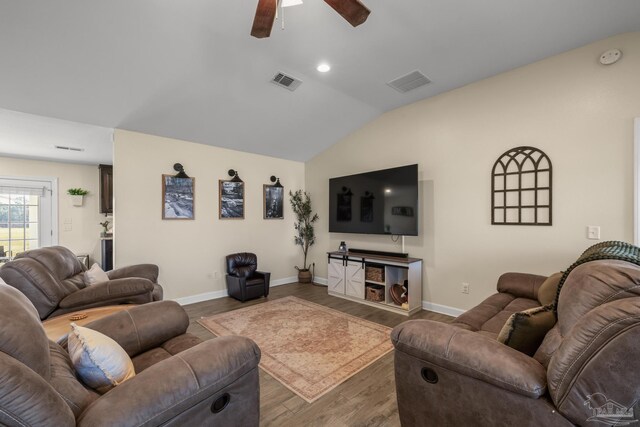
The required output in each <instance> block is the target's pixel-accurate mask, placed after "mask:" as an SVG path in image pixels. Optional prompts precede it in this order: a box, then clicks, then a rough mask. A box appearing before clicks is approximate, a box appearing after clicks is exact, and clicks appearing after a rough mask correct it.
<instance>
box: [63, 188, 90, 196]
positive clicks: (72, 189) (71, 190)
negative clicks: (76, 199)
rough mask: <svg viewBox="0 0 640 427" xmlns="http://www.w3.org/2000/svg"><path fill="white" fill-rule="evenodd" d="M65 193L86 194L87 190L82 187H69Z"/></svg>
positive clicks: (71, 194)
mask: <svg viewBox="0 0 640 427" xmlns="http://www.w3.org/2000/svg"><path fill="white" fill-rule="evenodd" d="M67 194H69V195H70V196H86V195H87V194H89V190H84V189H82V188H70V189H68V190H67Z"/></svg>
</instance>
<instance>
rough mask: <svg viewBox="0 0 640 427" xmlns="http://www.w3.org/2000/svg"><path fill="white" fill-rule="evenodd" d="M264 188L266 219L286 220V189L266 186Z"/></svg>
mask: <svg viewBox="0 0 640 427" xmlns="http://www.w3.org/2000/svg"><path fill="white" fill-rule="evenodd" d="M262 188H263V195H264V197H263V199H262V200H263V202H264V204H263V207H264V208H263V214H264V219H284V209H283V206H282V204H283V203H284V187H274V186H273V185H267V184H264V185H263V186H262Z"/></svg>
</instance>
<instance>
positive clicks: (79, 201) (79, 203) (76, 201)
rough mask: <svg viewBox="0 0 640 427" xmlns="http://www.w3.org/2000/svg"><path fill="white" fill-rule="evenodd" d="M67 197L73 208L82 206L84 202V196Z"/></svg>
mask: <svg viewBox="0 0 640 427" xmlns="http://www.w3.org/2000/svg"><path fill="white" fill-rule="evenodd" d="M69 197H71V204H72V205H73V206H82V204H83V202H84V196H80V195H70V196H69Z"/></svg>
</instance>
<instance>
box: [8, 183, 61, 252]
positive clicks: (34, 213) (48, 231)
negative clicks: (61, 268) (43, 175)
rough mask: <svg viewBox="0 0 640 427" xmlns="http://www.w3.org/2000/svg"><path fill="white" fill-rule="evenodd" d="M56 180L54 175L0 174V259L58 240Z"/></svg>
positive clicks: (48, 244)
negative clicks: (21, 176) (32, 177)
mask: <svg viewBox="0 0 640 427" xmlns="http://www.w3.org/2000/svg"><path fill="white" fill-rule="evenodd" d="M55 184H56V182H55V179H25V178H19V179H18V178H7V177H3V178H0V263H2V262H6V261H8V260H10V259H12V258H13V257H15V256H16V255H17V254H19V253H20V252H24V251H27V250H30V249H36V248H39V247H42V246H51V245H53V244H56V243H57V236H56V235H55V233H54V231H57V230H55V224H56V222H57V221H55V218H54V215H55V210H54V196H53V195H54V194H56V193H55V192H54V191H55V190H56V188H55Z"/></svg>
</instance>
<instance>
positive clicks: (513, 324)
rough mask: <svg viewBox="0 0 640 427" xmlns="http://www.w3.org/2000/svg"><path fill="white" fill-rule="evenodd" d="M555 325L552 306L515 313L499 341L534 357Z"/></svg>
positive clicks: (504, 327)
mask: <svg viewBox="0 0 640 427" xmlns="http://www.w3.org/2000/svg"><path fill="white" fill-rule="evenodd" d="M555 324H556V315H555V314H554V313H553V305H552V304H549V305H545V306H544V307H536V308H531V309H529V310H525V311H520V312H518V313H513V314H512V315H511V317H510V318H509V320H507V323H505V325H504V326H503V327H502V330H501V331H500V334H498V341H500V342H501V343H503V344H505V345H508V346H509V347H511V348H514V349H516V350H518V351H520V352H522V353H525V354H527V355H529V356H533V355H534V354H535V352H536V350H538V347H540V344H541V343H542V340H543V339H544V337H545V335H547V332H549V331H550V330H551V328H553V326H554V325H555Z"/></svg>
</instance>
